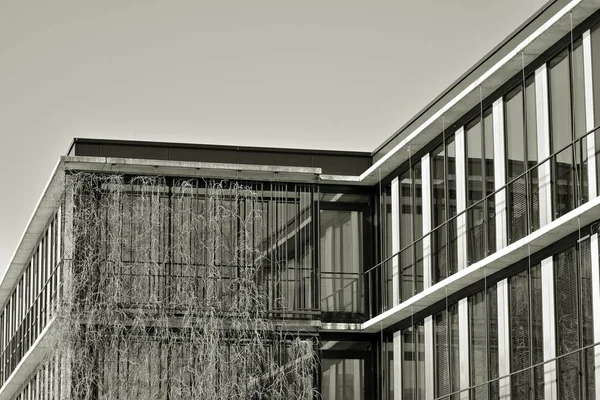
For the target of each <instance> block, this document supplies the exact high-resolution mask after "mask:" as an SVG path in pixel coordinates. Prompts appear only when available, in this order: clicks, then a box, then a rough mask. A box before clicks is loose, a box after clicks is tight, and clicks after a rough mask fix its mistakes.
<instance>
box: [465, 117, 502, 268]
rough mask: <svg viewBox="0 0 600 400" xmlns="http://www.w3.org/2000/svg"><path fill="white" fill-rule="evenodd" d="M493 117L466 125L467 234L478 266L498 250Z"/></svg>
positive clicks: (471, 257)
mask: <svg viewBox="0 0 600 400" xmlns="http://www.w3.org/2000/svg"><path fill="white" fill-rule="evenodd" d="M492 118H493V115H492V112H491V109H488V110H485V111H484V113H483V123H482V121H481V119H476V120H475V121H473V122H471V123H470V124H467V126H466V131H465V138H466V139H465V140H466V147H467V148H466V150H467V159H466V162H467V207H468V211H467V230H468V257H467V258H468V262H469V264H471V263H474V262H477V261H479V260H481V259H482V258H484V257H485V256H486V255H487V254H489V253H491V252H493V251H494V250H495V247H496V246H495V242H496V240H495V224H494V217H495V206H494V204H495V203H494V200H493V196H491V197H490V198H489V199H487V200H486V201H481V200H482V199H484V197H486V196H487V195H489V194H490V193H492V192H493V191H494V174H493V163H494V161H493V158H494V154H493V120H492Z"/></svg>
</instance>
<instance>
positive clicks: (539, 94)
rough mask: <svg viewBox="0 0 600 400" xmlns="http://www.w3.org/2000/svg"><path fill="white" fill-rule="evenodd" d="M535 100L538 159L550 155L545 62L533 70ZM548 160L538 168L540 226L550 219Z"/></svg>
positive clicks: (549, 171) (550, 180)
mask: <svg viewBox="0 0 600 400" xmlns="http://www.w3.org/2000/svg"><path fill="white" fill-rule="evenodd" d="M535 101H536V121H537V129H538V132H537V138H538V160H544V159H545V158H547V157H548V156H550V117H549V115H550V114H549V109H548V107H549V105H548V70H547V68H546V64H544V65H542V66H541V67H539V68H538V69H537V70H536V71H535ZM551 177H552V175H551V168H550V160H548V161H546V162H545V163H544V164H543V165H541V166H540V167H539V168H538V182H539V183H538V185H539V194H540V195H539V201H540V207H539V209H540V228H541V227H543V226H546V225H548V224H549V223H550V222H551V221H552V215H553V214H552V179H551Z"/></svg>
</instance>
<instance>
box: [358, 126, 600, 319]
mask: <svg viewBox="0 0 600 400" xmlns="http://www.w3.org/2000/svg"><path fill="white" fill-rule="evenodd" d="M598 129H600V127H596V128H594V129H593V130H591V131H589V132H588V133H586V134H585V135H583V136H581V137H579V138H577V139H575V140H573V141H572V142H571V143H570V144H568V145H566V146H564V147H563V148H561V149H559V150H557V151H555V152H554V153H552V154H551V155H550V156H548V157H546V158H544V159H543V160H541V161H539V162H538V163H537V164H535V165H533V166H531V167H529V168H527V169H526V170H525V171H524V172H522V173H520V174H518V175H517V176H515V177H513V178H512V179H511V180H510V181H509V182H508V183H506V184H505V185H503V186H502V187H500V188H498V189H496V190H494V191H493V192H490V193H488V194H487V195H486V196H484V197H483V198H482V199H480V200H477V201H475V202H474V203H473V204H471V205H470V206H469V207H467V208H466V209H465V210H462V211H460V212H458V213H456V215H454V216H452V217H451V218H448V219H447V220H446V221H445V222H443V223H441V224H440V225H438V226H437V227H435V228H433V229H432V230H430V231H429V232H426V233H425V234H424V235H423V236H422V237H420V238H419V239H417V240H415V241H413V242H412V243H410V244H409V245H407V246H405V247H404V248H402V249H401V250H399V251H397V252H396V253H394V254H392V255H390V256H389V257H387V258H385V259H384V260H382V261H381V262H379V263H377V264H376V265H374V266H373V267H371V268H369V269H368V270H367V271H365V272H364V275H365V281H366V285H367V287H368V293H369V299H368V300H369V318H373V317H375V316H377V315H379V314H381V313H383V312H385V311H386V310H388V309H390V308H392V307H394V306H395V305H397V304H399V303H401V302H403V301H406V300H408V299H409V298H411V297H412V296H414V295H415V294H417V293H419V292H421V291H422V290H423V277H424V273H423V258H424V257H429V256H431V268H432V271H431V275H430V276H431V277H432V279H431V282H429V283H430V284H436V283H438V282H440V281H442V280H444V279H445V278H447V277H449V276H451V275H452V274H454V273H456V272H457V270H458V269H462V268H466V267H467V266H468V265H471V264H473V263H475V262H477V261H480V260H482V259H484V258H485V257H487V256H489V255H490V254H492V253H494V252H495V251H496V222H497V221H496V220H497V219H498V218H499V217H500V218H503V219H504V221H503V222H506V223H507V225H506V226H507V231H508V232H507V240H508V244H510V243H512V242H514V241H516V240H519V239H521V238H523V237H525V236H527V235H529V234H530V233H532V232H534V231H536V230H537V229H539V228H540V219H539V211H540V202H541V201H542V200H541V196H542V195H541V194H540V190H542V191H543V190H545V189H548V188H550V193H551V198H550V199H547V200H550V201H551V204H550V206H551V209H552V218H558V217H560V216H562V215H564V214H566V213H567V212H569V211H571V210H573V209H575V208H577V207H579V206H580V205H582V204H584V203H585V202H587V201H588V199H589V191H588V182H587V168H588V162H589V160H588V141H587V140H588V138H589V137H590V135H594V134H595V133H596V131H597V130H598ZM596 153H597V150H596V149H594V154H596ZM484 186H485V185H482V190H485V187H484ZM502 199H503V204H502V203H499V204H496V203H497V200H502ZM497 211H500V215H497V214H496V213H497ZM425 239H430V240H429V242H430V247H429V249H427V248H424V247H423V244H424V243H423V242H424V240H425ZM461 240H462V241H464V242H463V243H464V244H466V246H465V247H466V249H465V248H464V247H463V246H461V247H463V248H461V249H459V248H458V244H459V243H461ZM464 250H466V251H467V254H466V255H464V256H463V257H461V258H462V259H463V260H464V259H465V258H466V265H459V255H460V253H461V251H463V252H464ZM394 265H397V267H394ZM394 269H396V270H397V273H396V276H393V270H394ZM394 281H397V282H396V284H397V286H398V296H397V297H398V298H397V299H394V297H395V296H393V286H394Z"/></svg>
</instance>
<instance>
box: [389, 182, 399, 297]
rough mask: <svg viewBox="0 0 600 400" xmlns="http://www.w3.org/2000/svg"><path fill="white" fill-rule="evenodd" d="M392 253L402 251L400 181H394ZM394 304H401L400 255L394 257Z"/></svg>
mask: <svg viewBox="0 0 600 400" xmlns="http://www.w3.org/2000/svg"><path fill="white" fill-rule="evenodd" d="M391 187H392V199H391V200H392V254H396V253H397V252H398V251H400V250H401V249H400V181H399V178H398V177H396V178H394V180H393V181H392V184H391ZM392 304H393V305H394V306H395V305H397V304H400V257H399V256H396V257H394V258H393V259H392Z"/></svg>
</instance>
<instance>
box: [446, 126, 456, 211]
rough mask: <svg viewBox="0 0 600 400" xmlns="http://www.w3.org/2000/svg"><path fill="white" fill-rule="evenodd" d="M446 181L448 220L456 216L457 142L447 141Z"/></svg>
mask: <svg viewBox="0 0 600 400" xmlns="http://www.w3.org/2000/svg"><path fill="white" fill-rule="evenodd" d="M446 157H447V164H446V168H447V171H448V173H447V174H446V180H447V182H448V218H452V217H454V216H456V142H455V141H454V138H453V137H452V138H449V139H446Z"/></svg>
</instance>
